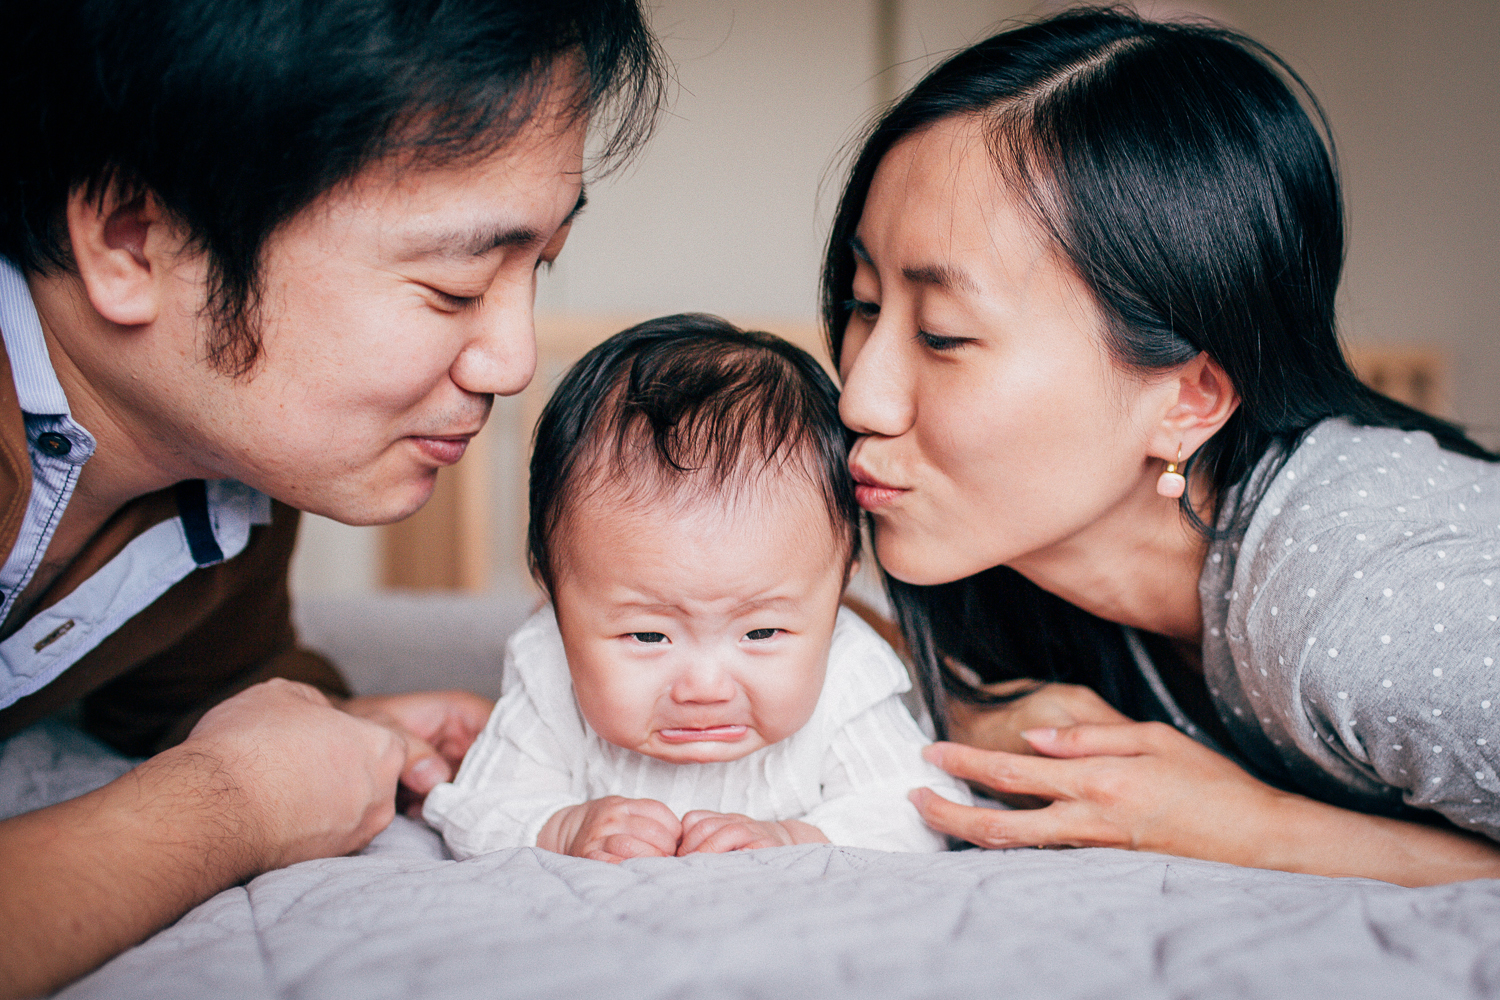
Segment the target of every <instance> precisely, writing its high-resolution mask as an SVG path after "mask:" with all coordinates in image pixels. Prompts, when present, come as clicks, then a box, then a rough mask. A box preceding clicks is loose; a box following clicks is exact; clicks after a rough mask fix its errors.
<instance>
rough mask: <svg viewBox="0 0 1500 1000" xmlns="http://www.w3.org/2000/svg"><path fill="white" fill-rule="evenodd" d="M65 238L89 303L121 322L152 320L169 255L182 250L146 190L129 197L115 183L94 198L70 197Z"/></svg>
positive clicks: (158, 306) (157, 310) (79, 192)
mask: <svg viewBox="0 0 1500 1000" xmlns="http://www.w3.org/2000/svg"><path fill="white" fill-rule="evenodd" d="M68 237H69V239H70V240H71V241H72V245H73V260H74V263H75V264H76V266H77V267H78V275H79V277H80V278H81V279H82V281H83V287H84V291H85V292H86V293H87V294H88V297H89V302H90V303H92V304H93V307H94V309H95V310H96V311H97V312H98V313H99V315H100V316H102V317H103V318H104V319H106V320H108V321H109V322H111V323H114V324H116V325H119V326H140V325H142V324H145V323H151V322H154V321H155V320H156V318H157V316H158V315H159V313H160V311H161V291H162V289H161V286H162V282H163V281H164V280H165V279H166V277H167V272H168V268H167V263H168V259H167V256H166V255H167V254H168V253H175V252H177V251H179V250H180V249H181V240H180V239H179V238H178V237H177V229H176V227H175V226H173V225H172V224H171V223H170V222H169V221H168V220H167V218H166V213H165V212H164V211H163V210H162V207H161V203H160V202H159V201H157V199H156V198H155V197H154V196H152V195H151V194H150V193H149V192H147V193H143V194H138V195H134V196H132V197H129V198H128V200H127V199H126V198H124V197H122V196H121V192H120V189H119V188H118V186H116V185H110V186H109V188H108V189H106V190H105V191H104V192H102V193H101V194H100V195H99V197H98V198H89V197H88V196H87V195H86V193H85V192H84V189H83V188H81V187H79V188H75V189H74V191H73V193H72V194H70V195H69V196H68Z"/></svg>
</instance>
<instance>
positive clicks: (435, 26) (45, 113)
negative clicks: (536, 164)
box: [0, 0, 665, 375]
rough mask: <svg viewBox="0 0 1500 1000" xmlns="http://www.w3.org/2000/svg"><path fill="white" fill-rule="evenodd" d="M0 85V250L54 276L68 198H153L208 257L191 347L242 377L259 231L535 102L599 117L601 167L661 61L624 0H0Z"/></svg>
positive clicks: (658, 80) (249, 347)
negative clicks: (209, 331) (203, 320)
mask: <svg viewBox="0 0 1500 1000" xmlns="http://www.w3.org/2000/svg"><path fill="white" fill-rule="evenodd" d="M559 69H576V70H577V71H578V73H577V75H576V76H575V75H573V74H571V73H566V72H564V73H558V72H557V71H558V70H559ZM0 81H3V88H0V89H3V92H4V94H5V101H4V103H3V105H0V135H4V137H5V141H4V144H3V146H0V255H3V256H5V257H6V258H8V259H9V260H10V261H12V262H13V263H14V264H15V265H16V266H17V267H19V268H20V269H21V270H22V271H25V272H28V273H37V272H45V271H49V270H55V269H67V268H69V267H71V266H72V255H71V252H70V248H69V244H68V234H67V227H66V221H65V218H64V210H65V207H66V204H67V199H68V196H69V194H70V192H72V191H74V190H77V189H79V188H83V189H84V190H85V191H86V192H87V193H88V194H89V195H90V196H91V197H95V198H97V197H100V196H102V195H103V194H104V193H106V192H110V191H113V192H115V193H118V194H119V195H120V196H121V199H122V200H123V201H130V200H133V199H134V198H136V197H138V196H140V195H141V194H142V193H144V192H147V191H149V192H150V193H151V194H152V195H154V196H155V197H156V198H157V199H159V200H160V202H161V203H162V205H163V206H165V208H166V209H167V211H169V212H170V213H171V214H172V215H173V216H174V217H176V219H177V220H178V221H180V222H181V223H182V224H183V225H184V227H185V228H186V229H187V231H188V233H189V234H190V236H191V238H192V240H193V241H194V243H195V245H196V247H197V248H198V249H200V250H202V251H205V252H206V255H207V261H208V275H209V276H208V300H207V307H208V312H209V315H210V316H211V317H212V319H213V320H214V328H215V334H214V335H213V337H212V338H211V342H210V343H208V344H206V345H205V347H206V350H207V355H208V358H209V360H210V361H211V362H212V363H213V364H214V365H215V367H217V368H218V369H220V370H221V371H224V372H226V373H228V374H233V375H240V374H244V373H245V372H247V371H249V370H250V368H251V367H252V366H253V364H254V362H255V359H256V357H257V356H258V353H259V347H260V345H259V335H258V332H257V329H256V326H257V324H256V308H257V304H258V298H259V292H260V287H259V278H260V258H261V251H262V248H263V246H264V244H265V241H266V239H267V237H268V236H269V235H270V234H271V233H272V232H274V231H275V230H276V228H277V227H278V226H280V225H281V224H282V223H284V222H286V221H287V220H288V219H290V218H291V217H292V216H294V215H295V214H296V213H297V212H298V211H300V210H301V209H303V208H304V207H306V206H307V205H309V204H311V203H312V202H313V201H314V200H315V199H316V198H318V196H320V195H322V194H323V193H325V192H327V191H329V190H330V189H332V188H333V187H335V186H336V185H338V184H339V183H340V182H342V181H345V180H348V179H349V178H351V177H353V176H355V175H356V174H357V173H359V172H360V171H361V170H362V169H364V168H365V167H367V166H369V165H370V164H372V163H374V162H376V161H378V160H381V159H384V158H386V157H390V156H393V155H401V154H405V155H408V156H410V157H411V160H412V162H413V163H415V164H416V165H419V166H421V165H438V164H443V163H447V162H453V161H457V160H460V159H463V158H466V157H474V156H482V155H484V154H486V153H489V152H492V151H494V150H496V149H499V148H501V147H502V146H504V145H505V143H506V142H508V141H509V140H511V139H512V138H514V137H515V136H516V134H517V133H518V132H519V131H520V130H521V129H522V128H523V127H524V126H525V125H526V123H527V122H528V121H530V120H531V119H532V118H533V117H534V116H535V114H536V113H537V111H538V109H539V108H540V107H541V106H542V105H543V103H546V102H551V101H560V102H561V103H562V106H563V108H564V111H565V115H566V114H571V115H575V116H589V115H595V116H596V117H597V118H599V119H601V120H602V122H603V126H604V131H605V138H604V141H603V143H602V147H601V157H600V162H601V165H602V166H603V167H604V168H605V169H608V168H609V167H610V166H613V165H614V164H617V163H619V162H620V161H621V160H622V159H623V158H625V157H627V156H628V155H629V154H630V153H631V152H633V151H634V150H635V149H636V148H637V147H638V146H639V145H640V144H641V143H642V142H644V140H645V138H646V137H647V136H648V134H649V133H650V131H651V129H652V127H653V125H654V123H655V120H656V114H657V109H658V107H659V105H660V103H661V99H662V96H663V92H664V87H665V70H664V61H663V59H662V56H661V54H660V51H659V49H658V47H657V44H656V41H655V40H654V38H653V37H652V35H651V33H650V31H649V30H648V28H647V25H646V23H645V20H644V18H643V16H642V13H641V10H640V6H639V2H638V0H546V2H541V3H539V2H535V0H44V2H16V3H6V4H5V5H4V8H3V13H0Z"/></svg>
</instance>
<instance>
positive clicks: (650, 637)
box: [630, 632, 667, 642]
mask: <svg viewBox="0 0 1500 1000" xmlns="http://www.w3.org/2000/svg"><path fill="white" fill-rule="evenodd" d="M630 637H631V638H632V639H634V640H635V641H636V642H666V641H667V636H666V633H664V632H632V633H630Z"/></svg>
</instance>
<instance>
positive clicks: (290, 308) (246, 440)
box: [123, 119, 586, 524]
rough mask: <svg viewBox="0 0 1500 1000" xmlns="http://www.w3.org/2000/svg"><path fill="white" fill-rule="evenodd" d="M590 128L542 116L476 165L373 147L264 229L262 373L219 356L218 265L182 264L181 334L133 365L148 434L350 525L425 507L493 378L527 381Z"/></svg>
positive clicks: (219, 472) (504, 384)
mask: <svg viewBox="0 0 1500 1000" xmlns="http://www.w3.org/2000/svg"><path fill="white" fill-rule="evenodd" d="M585 125H586V123H584V122H577V123H573V124H567V125H560V124H558V123H557V122H556V121H551V122H549V121H547V120H546V119H543V120H541V121H540V122H537V123H534V124H533V126H532V127H530V128H529V129H528V131H526V132H524V133H523V134H522V135H521V136H519V137H518V138H517V139H516V140H514V141H512V142H511V143H510V144H509V145H507V146H506V147H505V148H504V149H502V150H500V151H499V152H497V153H495V154H493V155H491V156H489V157H487V158H484V159H478V160H472V161H469V162H462V161H461V162H459V163H457V164H451V165H447V166H442V167H435V168H434V167H422V166H405V165H402V166H397V165H393V164H377V165H376V166H374V167H372V168H370V169H369V170H367V171H365V172H364V173H362V174H360V175H358V176H356V177H355V178H353V179H352V180H351V181H350V182H348V183H346V184H344V185H342V186H340V187H338V188H335V189H334V190H333V191H331V192H330V193H329V194H327V195H325V196H324V197H322V198H321V199H319V200H318V201H316V202H314V203H313V204H312V205H311V206H309V207H308V208H307V209H305V210H303V211H302V212H301V213H299V214H298V215H297V216H295V217H294V218H293V219H291V220H290V221H289V222H288V223H287V224H286V225H284V226H282V227H281V228H280V229H278V230H277V231H276V232H275V233H273V234H272V236H271V238H270V239H269V241H268V242H267V244H266V247H265V251H264V254H263V257H262V261H263V271H262V276H263V288H264V297H263V299H262V308H261V330H262V337H263V339H262V346H261V357H260V359H259V361H258V362H257V366H256V367H255V368H254V369H253V370H252V371H251V373H250V374H249V375H247V376H242V377H240V378H238V379H235V378H230V377H228V376H224V375H220V374H218V373H216V372H214V371H213V370H212V369H211V368H210V367H209V366H208V364H207V362H206V361H205V360H204V358H203V351H202V344H203V342H204V338H205V337H206V335H207V330H206V328H205V323H206V320H205V319H203V318H202V310H201V302H202V301H203V298H202V297H203V284H202V283H203V276H204V274H205V269H204V268H203V265H202V262H201V261H184V263H183V266H182V267H180V268H178V269H177V270H176V275H177V276H178V278H179V280H178V281H176V282H175V283H174V284H175V287H176V294H177V298H176V301H175V302H172V301H169V302H168V306H169V310H164V311H163V315H162V320H161V324H165V325H166V326H167V328H168V329H167V330H165V331H163V332H164V333H165V334H166V335H165V336H164V337H163V342H164V343H165V344H167V345H169V349H168V350H167V351H159V350H158V351H155V352H154V354H153V356H152V358H151V363H152V367H153V368H156V369H157V370H156V371H154V372H152V373H150V376H149V378H148V377H147V375H148V373H145V372H141V371H139V370H137V371H135V372H132V373H130V375H129V377H130V378H133V379H134V380H135V381H134V384H135V385H136V386H138V387H139V388H137V389H135V390H134V393H135V398H134V399H132V400H131V402H132V404H133V405H132V408H133V409H135V410H136V412H137V413H141V414H143V415H144V416H145V417H146V422H147V433H148V435H149V436H153V437H156V438H157V443H158V444H160V445H161V446H163V447H164V448H165V449H167V450H170V451H171V452H173V453H174V455H173V459H172V461H173V463H174V464H176V465H179V466H180V467H181V470H182V471H183V472H187V473H188V474H190V475H195V476H201V477H203V478H230V479H238V480H240V481H242V482H244V483H246V484H248V485H250V486H253V487H255V488H256V489H259V490H261V491H263V492H265V493H268V494H270V495H271V496H273V497H276V498H277V499H279V500H282V501H284V502H286V503H289V504H291V505H293V506H295V507H298V508H301V509H302V510H306V511H310V512H312V513H317V514H322V515H325V516H328V517H332V518H336V519H337V520H340V521H344V522H347V523H351V524H378V523H385V522H389V521H394V520H398V519H400V518H402V517H405V516H407V515H408V514H411V513H412V512H414V511H415V510H417V508H419V507H420V506H421V505H422V504H423V503H424V502H426V500H427V498H428V497H429V496H430V495H431V493H432V488H433V483H434V481H435V479H436V475H437V470H438V469H440V468H442V467H443V466H446V465H451V464H453V463H454V462H456V461H458V459H459V458H460V457H462V455H463V453H464V449H465V447H466V446H467V444H468V442H469V440H470V439H471V438H472V437H473V436H474V435H475V434H476V433H477V432H478V431H479V429H480V428H481V427H482V426H483V425H484V421H485V419H486V417H487V416H488V414H489V410H490V405H491V402H492V400H493V397H494V395H496V394H499V395H510V394H512V393H516V392H519V391H520V390H522V389H523V388H525V387H526V384H527V383H528V382H529V381H530V380H531V376H532V372H533V371H534V369H535V367H536V342H535V329H534V326H533V316H532V307H533V300H534V298H535V291H536V270H537V268H538V267H539V266H540V265H541V264H543V263H546V262H550V261H551V260H552V259H554V258H555V257H556V256H557V254H558V253H559V252H560V251H561V249H562V246H563V242H564V240H565V239H566V238H567V234H568V228H569V225H570V224H571V221H572V217H573V213H574V211H575V209H576V207H577V206H578V204H579V199H580V194H581V191H582V166H583V143H584V133H585ZM126 381H127V383H128V380H126ZM123 392H124V393H125V394H127V395H128V394H129V393H131V392H132V389H131V388H130V387H129V385H128V384H127V385H126V386H125V387H124V388H123Z"/></svg>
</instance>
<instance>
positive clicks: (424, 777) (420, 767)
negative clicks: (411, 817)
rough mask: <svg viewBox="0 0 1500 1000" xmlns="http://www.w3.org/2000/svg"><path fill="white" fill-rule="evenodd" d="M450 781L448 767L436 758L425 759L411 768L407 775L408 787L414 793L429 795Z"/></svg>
mask: <svg viewBox="0 0 1500 1000" xmlns="http://www.w3.org/2000/svg"><path fill="white" fill-rule="evenodd" d="M447 780H448V767H447V765H446V764H444V763H443V762H442V761H440V760H438V759H437V758H436V757H424V758H423V759H421V760H419V761H417V762H416V763H415V764H413V765H412V766H411V770H410V771H408V772H407V775H406V787H407V788H410V789H411V790H412V791H414V792H420V793H423V794H425V793H427V792H430V791H432V790H433V788H435V787H436V786H437V785H439V784H441V783H442V782H444V781H447Z"/></svg>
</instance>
